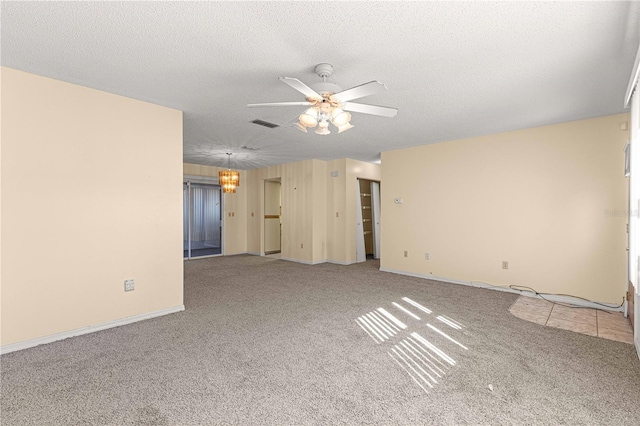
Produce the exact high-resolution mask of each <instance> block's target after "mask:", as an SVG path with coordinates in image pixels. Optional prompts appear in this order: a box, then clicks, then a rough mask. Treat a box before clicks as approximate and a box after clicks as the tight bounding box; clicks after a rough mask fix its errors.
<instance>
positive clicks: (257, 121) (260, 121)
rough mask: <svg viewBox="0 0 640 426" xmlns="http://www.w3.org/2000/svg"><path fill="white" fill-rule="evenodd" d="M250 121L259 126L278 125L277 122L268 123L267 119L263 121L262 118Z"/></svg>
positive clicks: (273, 126)
mask: <svg viewBox="0 0 640 426" xmlns="http://www.w3.org/2000/svg"><path fill="white" fill-rule="evenodd" d="M252 123H253V124H257V125H259V126H264V127H268V128H270V129H275V128H276V127H280V126H279V125H278V124H274V123H269V122H268V121H263V120H253V121H252Z"/></svg>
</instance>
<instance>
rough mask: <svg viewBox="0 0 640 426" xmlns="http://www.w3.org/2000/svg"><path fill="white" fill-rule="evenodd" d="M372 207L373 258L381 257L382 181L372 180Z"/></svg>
mask: <svg viewBox="0 0 640 426" xmlns="http://www.w3.org/2000/svg"><path fill="white" fill-rule="evenodd" d="M371 208H372V211H373V214H372V220H373V258H374V259H380V183H379V182H371Z"/></svg>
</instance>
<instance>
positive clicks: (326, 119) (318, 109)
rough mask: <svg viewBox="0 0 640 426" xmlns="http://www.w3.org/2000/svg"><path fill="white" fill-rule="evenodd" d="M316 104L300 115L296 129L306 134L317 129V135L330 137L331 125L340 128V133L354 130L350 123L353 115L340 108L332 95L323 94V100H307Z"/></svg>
mask: <svg viewBox="0 0 640 426" xmlns="http://www.w3.org/2000/svg"><path fill="white" fill-rule="evenodd" d="M307 100H308V101H309V102H314V105H313V106H312V107H311V108H309V109H307V110H306V111H305V112H303V113H302V114H300V116H299V117H298V122H297V123H296V127H297V128H298V129H299V130H300V131H303V132H305V133H307V129H309V128H313V127H316V126H318V127H317V129H316V131H315V133H316V134H318V135H329V134H331V131H330V130H329V123H331V124H333V125H334V126H336V127H337V128H338V133H342V132H344V131H346V130H349V129H351V128H353V125H352V124H351V123H350V121H351V114H349V113H348V112H346V111H344V110H343V109H342V108H340V104H339V103H338V102H337V101H336V100H335V99H334V98H332V96H331V94H330V93H323V94H322V100H318V99H307Z"/></svg>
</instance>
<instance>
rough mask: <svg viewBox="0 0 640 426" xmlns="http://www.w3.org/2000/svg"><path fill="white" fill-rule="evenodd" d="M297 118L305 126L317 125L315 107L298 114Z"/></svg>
mask: <svg viewBox="0 0 640 426" xmlns="http://www.w3.org/2000/svg"><path fill="white" fill-rule="evenodd" d="M298 120H300V124H302V125H303V126H305V127H315V126H317V125H318V111H317V110H316V109H315V108H309V109H308V110H306V111H305V112H303V113H302V114H300V117H298Z"/></svg>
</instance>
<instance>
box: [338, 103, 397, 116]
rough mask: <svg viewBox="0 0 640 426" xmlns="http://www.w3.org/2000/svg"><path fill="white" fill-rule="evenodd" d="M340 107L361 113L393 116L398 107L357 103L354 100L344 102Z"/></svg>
mask: <svg viewBox="0 0 640 426" xmlns="http://www.w3.org/2000/svg"><path fill="white" fill-rule="evenodd" d="M342 109H343V110H345V111H353V112H361V113H363V114H372V115H380V116H382V117H395V116H396V114H398V108H390V107H383V106H378V105H366V104H358V103H355V102H346V103H345V104H344V105H343V106H342Z"/></svg>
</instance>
